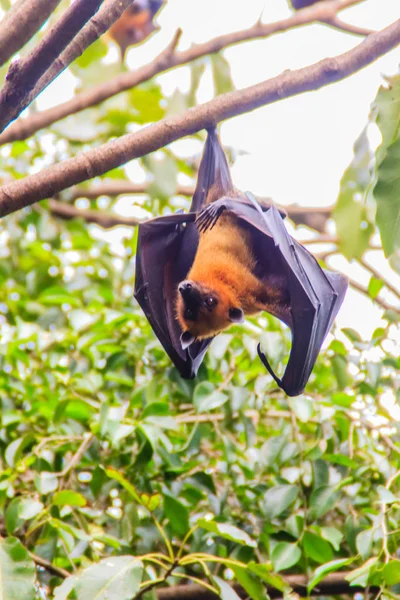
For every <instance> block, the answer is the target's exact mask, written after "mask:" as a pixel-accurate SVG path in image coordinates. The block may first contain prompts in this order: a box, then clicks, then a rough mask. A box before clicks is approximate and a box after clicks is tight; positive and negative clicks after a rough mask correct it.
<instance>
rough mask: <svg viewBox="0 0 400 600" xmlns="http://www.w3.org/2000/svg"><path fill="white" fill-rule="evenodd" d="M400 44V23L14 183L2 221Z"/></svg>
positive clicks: (0, 205)
mask: <svg viewBox="0 0 400 600" xmlns="http://www.w3.org/2000/svg"><path fill="white" fill-rule="evenodd" d="M399 44H400V19H398V20H397V21H395V23H393V24H392V25H389V26H388V27H386V28H385V29H383V30H382V31H379V32H377V33H373V34H371V35H370V36H368V37H367V38H366V39H365V40H364V41H363V42H361V44H359V45H358V46H356V47H355V48H353V49H352V50H349V51H348V52H345V53H343V54H340V55H339V56H336V57H334V58H325V59H323V60H321V61H319V62H318V63H316V64H314V65H311V66H309V67H304V68H302V69H298V70H296V71H284V72H283V73H282V74H281V75H278V76H277V77H273V78H272V79H269V80H267V81H263V82H261V83H258V84H256V85H253V86H250V87H248V88H245V89H243V90H237V91H234V92H230V93H228V94H223V95H221V96H219V97H218V98H215V99H214V100H211V101H209V102H206V103H205V104H201V105H199V106H197V107H195V108H191V109H189V110H187V111H185V112H184V113H182V114H181V115H177V116H172V117H168V118H166V119H163V120H161V121H159V122H158V123H155V124H153V125H150V126H149V127H145V128H143V129H141V130H140V131H138V132H137V133H131V134H127V135H124V136H122V137H121V138H119V139H117V140H113V141H111V142H108V143H106V144H104V145H103V146H101V147H100V148H96V149H93V150H89V151H87V152H84V153H82V154H79V155H78V156H76V157H74V158H70V159H68V160H65V161H64V162H60V163H58V164H56V165H53V166H52V167H49V168H47V169H43V170H42V171H41V172H40V173H37V174H34V175H29V176H28V177H25V179H22V180H19V181H14V182H12V183H10V184H8V185H5V186H3V187H2V188H1V189H0V216H4V215H7V214H10V213H12V212H15V211H16V210H19V209H20V208H23V207H24V206H29V205H30V204H33V203H34V202H37V201H39V200H43V199H45V198H50V197H53V196H54V195H56V194H57V193H58V192H60V191H61V190H64V189H66V188H68V187H72V186H73V185H76V184H78V183H82V182H83V181H86V180H87V179H92V178H93V177H96V176H99V175H103V174H104V173H106V172H107V171H110V170H111V169H115V168H117V167H119V166H120V165H122V164H125V163H126V162H128V161H129V160H132V159H134V158H139V157H140V156H145V155H147V154H149V153H150V152H154V151H155V150H158V149H159V148H162V147H164V146H166V145H168V144H170V143H171V142H174V141H175V140H178V139H180V138H182V137H184V136H187V135H192V134H194V133H196V132H198V131H200V130H201V129H209V128H211V127H215V126H216V125H217V123H220V122H221V121H224V120H226V119H229V118H231V117H234V116H237V115H241V114H243V113H246V112H249V111H251V110H254V109H256V108H259V107H260V106H264V105H266V104H271V103H273V102H277V101H278V100H282V99H283V98H288V97H290V96H294V95H297V94H301V93H304V92H307V91H311V90H317V89H320V88H321V87H324V86H325V85H328V84H330V83H333V82H335V81H340V80H342V79H345V78H346V77H348V76H349V75H352V74H353V73H356V72H357V71H359V70H360V69H362V68H363V67H365V66H367V65H369V64H370V63H372V62H374V61H375V60H376V59H377V58H379V57H380V56H382V55H384V54H386V53H387V52H389V51H390V50H392V49H393V48H395V47H396V46H398V45H399Z"/></svg>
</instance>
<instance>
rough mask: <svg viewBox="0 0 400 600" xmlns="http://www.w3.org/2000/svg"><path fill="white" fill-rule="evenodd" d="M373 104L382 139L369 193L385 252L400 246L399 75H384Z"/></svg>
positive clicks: (389, 253) (389, 252) (388, 253)
mask: <svg viewBox="0 0 400 600" xmlns="http://www.w3.org/2000/svg"><path fill="white" fill-rule="evenodd" d="M387 81H388V83H389V85H388V86H387V87H383V86H382V87H381V88H380V89H379V91H378V94H377V97H376V100H375V102H374V104H373V115H374V117H375V120H376V124H377V125H378V127H379V129H380V131H381V134H382V143H381V145H380V146H379V148H378V150H377V153H376V165H377V166H376V170H377V173H376V184H375V187H374V190H373V195H374V198H375V200H376V203H377V212H376V223H377V225H378V228H379V231H380V234H381V238H382V245H383V249H384V251H385V255H386V256H390V255H392V254H394V253H395V251H396V250H398V249H399V248H400V206H399V202H398V198H399V189H400V174H399V169H398V165H399V156H400V138H399V131H400V77H399V76H398V75H397V76H395V77H391V78H387Z"/></svg>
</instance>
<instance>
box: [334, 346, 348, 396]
mask: <svg viewBox="0 0 400 600" xmlns="http://www.w3.org/2000/svg"><path fill="white" fill-rule="evenodd" d="M347 365H348V362H347V359H346V358H345V357H344V356H341V355H340V354H335V355H334V356H333V357H332V368H333V372H334V374H335V377H336V380H337V383H338V386H339V388H340V389H341V390H343V389H344V388H345V387H347V386H348V385H349V384H350V382H351V378H350V376H349V374H348V372H347Z"/></svg>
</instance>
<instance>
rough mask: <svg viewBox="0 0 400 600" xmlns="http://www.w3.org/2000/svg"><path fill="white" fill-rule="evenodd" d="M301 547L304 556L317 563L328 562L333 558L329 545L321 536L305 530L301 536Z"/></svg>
mask: <svg viewBox="0 0 400 600" xmlns="http://www.w3.org/2000/svg"><path fill="white" fill-rule="evenodd" d="M303 548H304V553H305V554H306V556H308V557H310V558H312V559H313V560H314V561H315V562H317V563H324V562H329V561H331V560H332V558H333V552H332V548H331V545H330V544H329V543H328V542H327V541H325V540H324V539H323V538H322V537H320V536H318V535H316V534H315V533H311V532H310V531H306V533H305V534H304V536H303Z"/></svg>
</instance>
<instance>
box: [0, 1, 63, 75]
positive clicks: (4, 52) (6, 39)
mask: <svg viewBox="0 0 400 600" xmlns="http://www.w3.org/2000/svg"><path fill="white" fill-rule="evenodd" d="M60 2H61V0H30V2H26V3H24V4H23V5H19V6H18V7H16V9H15V10H14V11H12V14H10V16H7V15H6V16H5V17H4V19H3V20H2V22H1V23H0V66H2V65H4V63H6V62H7V61H8V59H9V58H11V56H12V55H13V54H15V53H16V52H17V51H18V50H19V49H20V48H22V47H23V46H25V44H26V43H27V42H29V40H30V39H31V38H32V37H33V36H34V35H35V33H36V32H37V31H39V29H40V28H41V26H42V25H43V23H44V22H45V21H47V19H48V18H49V16H50V15H51V13H52V12H53V10H54V9H55V8H56V7H57V5H58V4H60Z"/></svg>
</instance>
